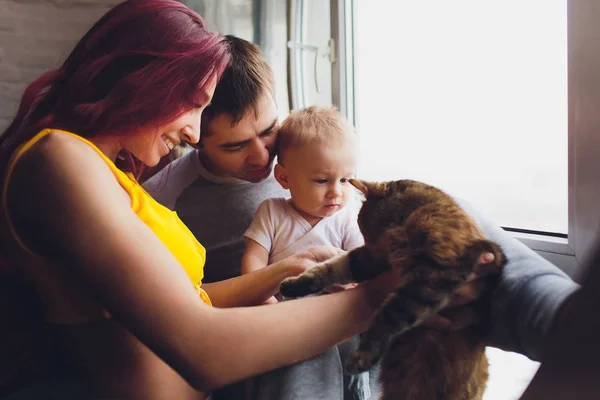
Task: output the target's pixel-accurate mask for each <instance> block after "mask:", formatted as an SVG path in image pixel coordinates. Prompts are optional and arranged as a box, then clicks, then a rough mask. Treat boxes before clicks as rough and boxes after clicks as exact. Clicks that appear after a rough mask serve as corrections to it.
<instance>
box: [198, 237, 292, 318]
mask: <svg viewBox="0 0 600 400" xmlns="http://www.w3.org/2000/svg"><path fill="white" fill-rule="evenodd" d="M294 261H298V260H296V259H286V260H282V261H280V262H278V263H275V264H271V265H267V264H268V262H269V253H268V252H267V250H266V249H265V248H264V247H263V246H261V245H260V244H258V243H257V242H256V241H254V240H252V239H249V238H246V249H245V251H244V255H243V256H242V268H241V270H242V275H241V276H238V277H235V278H231V279H227V280H225V281H220V282H215V283H208V284H205V285H203V286H202V287H203V289H204V290H206V293H208V296H209V297H210V299H211V301H212V303H213V305H214V306H215V307H242V306H255V305H259V304H263V303H265V302H267V303H277V300H276V299H275V298H274V297H273V295H274V294H275V293H277V292H278V291H279V284H280V283H281V281H282V280H284V279H285V278H288V277H290V276H295V275H298V274H299V273H301V272H302V271H303V269H302V268H301V267H300V266H299V264H298V263H296V262H294Z"/></svg>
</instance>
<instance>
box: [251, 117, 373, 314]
mask: <svg viewBox="0 0 600 400" xmlns="http://www.w3.org/2000/svg"><path fill="white" fill-rule="evenodd" d="M277 140H278V142H277V160H278V163H277V164H276V165H275V171H274V174H275V179H277V181H278V182H279V184H280V185H281V186H282V187H283V188H284V189H287V190H289V191H290V195H291V198H290V199H284V198H271V199H267V200H265V201H263V202H262V204H261V205H260V206H259V207H258V210H257V211H256V215H255V216H254V219H253V221H252V223H251V224H250V227H249V228H248V230H247V231H246V232H245V233H244V238H245V239H246V249H245V252H244V256H243V258H242V274H245V273H249V272H251V271H255V270H257V269H260V268H262V267H265V266H266V265H269V264H272V263H274V262H277V261H279V260H281V259H283V258H286V257H288V256H290V255H293V254H295V253H298V252H300V251H304V250H307V249H309V248H311V247H315V246H319V245H329V246H333V247H337V248H340V249H342V250H352V249H354V248H355V247H359V246H362V245H363V244H364V240H363V237H362V234H361V233H360V230H359V228H358V223H357V214H358V209H359V201H358V197H357V194H356V192H355V190H354V187H353V186H352V185H351V184H350V183H349V180H350V178H352V177H354V169H355V167H356V138H355V135H354V131H353V128H352V126H351V125H350V124H349V123H348V122H347V121H346V120H345V119H344V118H342V117H341V115H340V114H339V113H338V112H336V111H335V109H333V108H323V107H317V106H312V107H309V108H306V109H302V110H298V111H294V112H292V113H291V114H290V115H289V116H288V118H287V119H286V120H285V121H284V122H283V124H282V126H281V129H280V131H279V135H278V138H277ZM275 301H276V300H275V299H273V298H272V299H270V300H269V302H275Z"/></svg>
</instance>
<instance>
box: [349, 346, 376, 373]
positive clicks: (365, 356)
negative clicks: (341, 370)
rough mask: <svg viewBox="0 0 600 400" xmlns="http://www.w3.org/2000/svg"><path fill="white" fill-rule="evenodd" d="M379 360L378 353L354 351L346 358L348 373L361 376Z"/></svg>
mask: <svg viewBox="0 0 600 400" xmlns="http://www.w3.org/2000/svg"><path fill="white" fill-rule="evenodd" d="M378 359H379V352H378V351H364V350H354V351H352V352H350V354H348V356H347V357H346V372H348V373H349V374H352V375H356V374H360V373H361V372H365V371H367V370H368V369H370V368H371V367H372V366H373V365H374V364H375V363H376V362H377V360H378Z"/></svg>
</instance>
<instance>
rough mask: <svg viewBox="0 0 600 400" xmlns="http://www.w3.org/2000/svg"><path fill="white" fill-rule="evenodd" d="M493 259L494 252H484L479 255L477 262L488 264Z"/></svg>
mask: <svg viewBox="0 0 600 400" xmlns="http://www.w3.org/2000/svg"><path fill="white" fill-rule="evenodd" d="M492 261H494V253H489V252H485V253H482V254H481V255H480V256H479V259H478V260H477V264H488V263H491V262H492Z"/></svg>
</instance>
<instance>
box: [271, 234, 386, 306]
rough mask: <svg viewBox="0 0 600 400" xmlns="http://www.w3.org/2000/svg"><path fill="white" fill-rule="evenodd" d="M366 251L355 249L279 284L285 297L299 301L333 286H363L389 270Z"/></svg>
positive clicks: (364, 248)
mask: <svg viewBox="0 0 600 400" xmlns="http://www.w3.org/2000/svg"><path fill="white" fill-rule="evenodd" d="M373 253H374V252H372V251H371V250H370V249H369V248H368V247H366V246H362V247H358V248H356V249H354V250H352V251H350V252H348V253H346V254H342V255H340V256H337V257H334V258H332V259H330V260H327V261H325V262H323V263H320V264H318V265H316V266H314V267H313V268H311V269H309V270H308V271H305V272H303V273H302V274H300V275H298V276H295V277H291V278H287V279H285V280H284V281H283V282H281V287H280V289H279V290H280V292H281V294H282V295H284V296H285V297H300V296H306V295H308V294H312V293H317V292H319V291H321V290H323V289H324V288H325V287H326V286H329V285H332V284H345V283H352V282H363V281H366V280H369V279H373V278H374V277H376V276H377V275H379V274H381V273H382V272H383V271H387V270H388V269H389V264H388V263H387V262H386V261H381V260H378V259H377V258H376V257H375V256H374V254H373Z"/></svg>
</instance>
